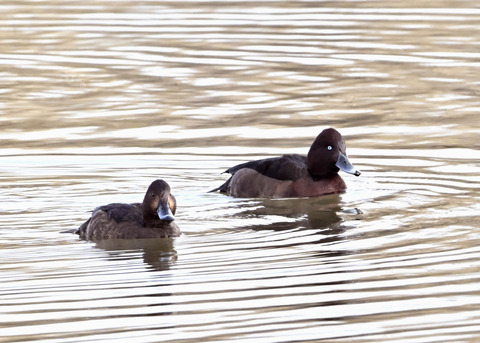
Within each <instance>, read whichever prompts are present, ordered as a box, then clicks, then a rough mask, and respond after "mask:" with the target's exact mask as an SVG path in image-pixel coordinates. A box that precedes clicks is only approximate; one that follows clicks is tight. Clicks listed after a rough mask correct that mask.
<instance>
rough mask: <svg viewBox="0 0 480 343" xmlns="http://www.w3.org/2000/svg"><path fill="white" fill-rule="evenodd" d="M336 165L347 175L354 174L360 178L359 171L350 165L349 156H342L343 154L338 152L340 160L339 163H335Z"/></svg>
mask: <svg viewBox="0 0 480 343" xmlns="http://www.w3.org/2000/svg"><path fill="white" fill-rule="evenodd" d="M335 165H336V166H337V167H338V168H339V169H341V170H343V171H344V172H345V173H348V174H353V175H355V176H360V174H361V173H360V172H359V171H358V170H356V169H355V167H354V166H353V165H352V164H351V163H350V161H349V160H348V158H347V156H345V155H344V154H342V153H341V152H338V159H337V163H335Z"/></svg>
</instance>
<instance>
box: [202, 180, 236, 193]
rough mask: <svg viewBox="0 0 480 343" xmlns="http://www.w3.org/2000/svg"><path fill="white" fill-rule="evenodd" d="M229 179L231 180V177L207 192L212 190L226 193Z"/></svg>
mask: <svg viewBox="0 0 480 343" xmlns="http://www.w3.org/2000/svg"><path fill="white" fill-rule="evenodd" d="M230 180H232V178H231V177H230V178H229V179H228V180H227V181H225V183H224V184H223V185H221V186H220V187H217V188H215V189H212V190H211V191H208V193H213V192H220V193H228V189H229V188H230Z"/></svg>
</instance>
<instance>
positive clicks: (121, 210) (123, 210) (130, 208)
mask: <svg viewBox="0 0 480 343" xmlns="http://www.w3.org/2000/svg"><path fill="white" fill-rule="evenodd" d="M96 211H103V212H106V213H107V214H108V217H109V218H110V219H112V220H114V221H116V222H117V223H122V222H131V223H136V224H138V225H140V226H143V212H142V206H141V204H138V203H135V204H121V203H113V204H108V205H104V206H99V207H97V208H96V209H95V210H94V211H93V212H94V213H95V212H96Z"/></svg>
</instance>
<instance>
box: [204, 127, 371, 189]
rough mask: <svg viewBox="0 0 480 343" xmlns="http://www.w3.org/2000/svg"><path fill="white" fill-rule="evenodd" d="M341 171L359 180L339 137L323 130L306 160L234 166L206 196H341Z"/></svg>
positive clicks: (283, 159)
mask: <svg viewBox="0 0 480 343" xmlns="http://www.w3.org/2000/svg"><path fill="white" fill-rule="evenodd" d="M340 170H342V171H344V172H346V173H348V174H353V175H355V176H360V174H361V173H360V171H358V170H357V169H356V168H355V167H354V166H353V165H352V164H351V163H350V161H349V159H348V157H347V152H346V144H345V139H344V138H343V136H342V135H341V134H340V132H338V131H337V130H336V129H334V128H327V129H324V130H323V131H322V132H320V134H319V135H318V136H317V137H316V138H315V140H314V141H313V143H312V145H311V147H310V150H309V151H308V154H307V156H304V155H297V154H287V155H283V156H280V157H272V158H265V159H261V160H255V161H250V162H245V163H242V164H238V165H236V166H233V167H231V168H228V169H227V170H226V171H225V172H224V173H229V174H231V176H230V178H229V179H228V180H227V181H226V182H225V183H224V184H222V185H221V186H220V187H217V188H215V189H213V190H211V191H210V192H217V191H218V192H220V193H224V194H227V195H230V196H233V197H238V198H292V197H315V196H320V195H325V194H332V193H342V192H345V190H346V189H347V186H346V184H345V181H343V179H342V178H341V177H340V175H338V172H339V171H340Z"/></svg>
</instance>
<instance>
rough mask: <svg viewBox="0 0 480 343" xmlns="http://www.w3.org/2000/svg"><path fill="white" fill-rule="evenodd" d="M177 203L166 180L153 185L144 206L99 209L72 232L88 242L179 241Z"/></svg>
mask: <svg viewBox="0 0 480 343" xmlns="http://www.w3.org/2000/svg"><path fill="white" fill-rule="evenodd" d="M175 212H176V199H175V197H174V196H173V195H172V194H171V193H170V187H169V186H168V184H167V183H166V182H165V181H163V180H156V181H154V182H153V183H152V184H151V185H150V187H149V188H148V190H147V193H146V194H145V198H144V200H143V202H142V203H133V204H125V203H112V204H108V205H104V206H99V207H97V208H95V209H94V210H93V213H92V216H91V217H90V218H89V219H88V220H87V221H86V222H84V223H83V224H82V225H80V227H79V228H78V229H76V230H74V231H73V232H74V233H76V234H78V235H79V236H80V238H82V239H86V240H92V241H95V240H104V239H139V238H164V237H178V236H180V234H181V231H180V228H179V227H178V226H177V225H176V224H175V223H174V222H173V221H174V219H175V217H174V214H175Z"/></svg>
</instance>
